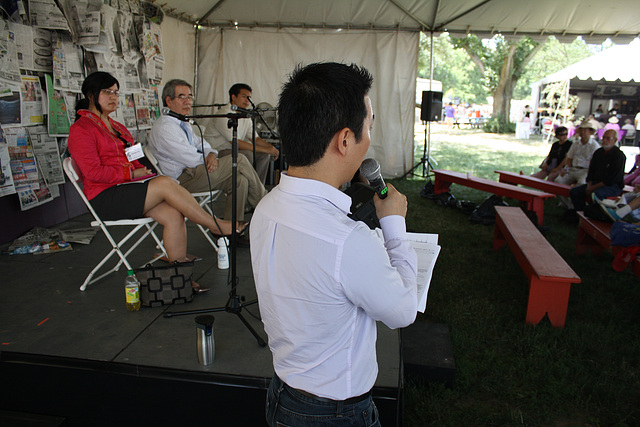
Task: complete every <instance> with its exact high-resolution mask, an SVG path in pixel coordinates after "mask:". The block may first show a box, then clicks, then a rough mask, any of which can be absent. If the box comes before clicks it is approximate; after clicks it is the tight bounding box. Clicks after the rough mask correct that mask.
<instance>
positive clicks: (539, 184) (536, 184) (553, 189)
mask: <svg viewBox="0 0 640 427" xmlns="http://www.w3.org/2000/svg"><path fill="white" fill-rule="evenodd" d="M495 173H497V174H500V177H499V178H498V180H499V181H500V182H504V183H507V184H514V185H518V184H520V185H524V186H527V187H531V188H535V189H536V190H541V191H544V192H547V193H552V194H555V195H557V196H565V197H569V190H571V186H570V185H568V184H560V183H559V182H553V181H547V180H546V179H540V178H536V177H534V176H530V175H520V174H519V173H516V172H509V171H495ZM631 191H633V187H632V186H630V185H625V187H624V190H623V192H624V193H628V192H631Z"/></svg>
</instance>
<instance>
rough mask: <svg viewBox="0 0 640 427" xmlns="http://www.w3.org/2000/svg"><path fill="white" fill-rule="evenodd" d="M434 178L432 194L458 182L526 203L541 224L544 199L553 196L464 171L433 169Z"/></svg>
mask: <svg viewBox="0 0 640 427" xmlns="http://www.w3.org/2000/svg"><path fill="white" fill-rule="evenodd" d="M433 173H434V175H435V177H436V179H435V182H434V189H433V193H434V194H440V193H444V192H446V191H449V187H450V186H451V184H452V183H453V184H460V185H464V186H465V187H470V188H475V189H477V190H480V191H486V192H487V193H492V194H496V195H498V196H503V197H510V198H512V199H516V200H520V201H521V202H524V203H526V205H527V209H528V210H531V211H534V212H535V213H536V215H537V216H538V224H539V225H542V223H543V219H544V199H548V198H551V197H554V195H553V194H551V193H544V192H541V191H537V190H531V189H528V188H520V187H516V186H514V185H511V184H505V183H503V182H497V181H492V180H490V179H484V178H479V177H477V176H467V174H466V173H461V172H453V171H449V170H434V171H433Z"/></svg>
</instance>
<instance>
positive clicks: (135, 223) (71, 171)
mask: <svg viewBox="0 0 640 427" xmlns="http://www.w3.org/2000/svg"><path fill="white" fill-rule="evenodd" d="M63 167H64V171H65V172H66V174H67V176H68V177H69V180H70V181H71V183H72V184H73V186H74V188H75V189H76V190H77V191H78V194H79V195H80V198H82V201H83V202H84V203H85V205H87V208H89V212H91V215H93V218H94V219H95V221H92V222H91V226H92V227H100V229H101V230H102V231H103V233H104V234H105V236H106V237H107V240H109V243H111V251H110V252H109V253H108V254H107V255H106V256H105V257H104V258H102V261H100V262H99V263H98V265H96V266H95V267H94V268H93V270H91V273H89V275H88V276H87V278H86V279H85V281H84V283H83V284H82V286H80V290H81V291H84V290H85V289H86V288H87V286H88V285H90V284H92V283H95V282H97V281H98V280H100V279H102V278H103V277H105V276H107V275H109V274H111V273H113V272H116V271H118V270H119V269H120V266H121V265H122V264H124V265H125V267H126V268H127V270H133V268H132V267H131V264H130V263H129V261H127V256H129V254H130V253H131V252H132V251H133V250H134V249H135V248H137V247H138V245H140V243H142V241H143V240H144V239H146V238H147V237H149V236H151V237H152V238H153V240H155V242H156V245H157V246H158V248H160V250H162V253H161V254H159V255H157V256H155V257H154V258H153V259H152V260H151V261H149V262H148V263H145V264H143V265H146V264H149V263H154V262H155V261H157V260H159V259H160V258H162V257H166V256H167V251H166V250H165V248H164V245H163V244H162V242H161V241H160V239H159V238H158V236H157V235H156V233H155V232H154V231H153V229H154V228H156V227H157V225H158V223H157V222H156V221H155V220H154V219H153V218H137V219H121V220H117V221H103V220H102V219H100V217H99V216H98V214H97V213H96V211H95V210H94V209H93V207H92V206H91V203H89V200H87V197H86V196H85V195H84V193H83V192H82V188H80V182H82V175H81V173H80V170H79V169H78V167H77V166H76V164H75V162H74V161H73V159H72V158H71V157H67V158H66V159H64V161H63ZM115 226H128V227H133V228H132V230H131V231H130V232H129V233H128V234H127V235H126V236H125V237H123V238H122V239H121V240H120V241H119V242H117V243H116V241H115V239H114V238H113V236H112V235H111V233H110V232H109V227H115ZM140 230H142V231H143V232H144V233H143V234H142V236H141V237H140V238H139V239H138V240H137V241H136V242H135V243H134V244H133V245H132V246H131V247H130V248H129V249H128V250H127V251H126V252H124V253H123V245H124V244H125V243H126V242H127V241H128V240H129V239H130V238H131V237H133V236H134V235H135V234H136V233H137V232H138V231H140ZM114 254H117V255H118V256H119V257H120V261H118V263H117V264H116V266H115V267H113V268H112V269H111V270H109V271H107V272H106V273H104V274H102V275H100V276H98V277H95V278H94V277H93V276H94V275H95V274H96V273H97V272H98V270H100V268H101V267H102V266H103V265H104V264H105V263H106V262H107V261H108V260H109V259H110V258H111V257H112V256H113V255H114Z"/></svg>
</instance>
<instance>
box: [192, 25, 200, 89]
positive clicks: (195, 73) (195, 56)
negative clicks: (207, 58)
mask: <svg viewBox="0 0 640 427" xmlns="http://www.w3.org/2000/svg"><path fill="white" fill-rule="evenodd" d="M195 27H196V43H195V46H194V51H193V97H194V98H195V99H198V46H199V45H200V25H198V24H196V25H195Z"/></svg>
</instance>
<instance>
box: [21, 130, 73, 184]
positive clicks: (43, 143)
mask: <svg viewBox="0 0 640 427" xmlns="http://www.w3.org/2000/svg"><path fill="white" fill-rule="evenodd" d="M27 131H28V132H29V137H30V138H31V146H32V148H33V154H34V155H35V157H36V161H37V162H38V168H39V170H40V173H41V174H42V176H43V177H44V181H45V182H46V184H47V186H48V187H52V186H53V185H56V184H64V171H63V169H62V162H61V161H60V152H59V151H58V141H57V140H56V138H55V137H54V136H50V135H49V134H48V133H47V128H45V127H44V126H32V127H29V128H27Z"/></svg>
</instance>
